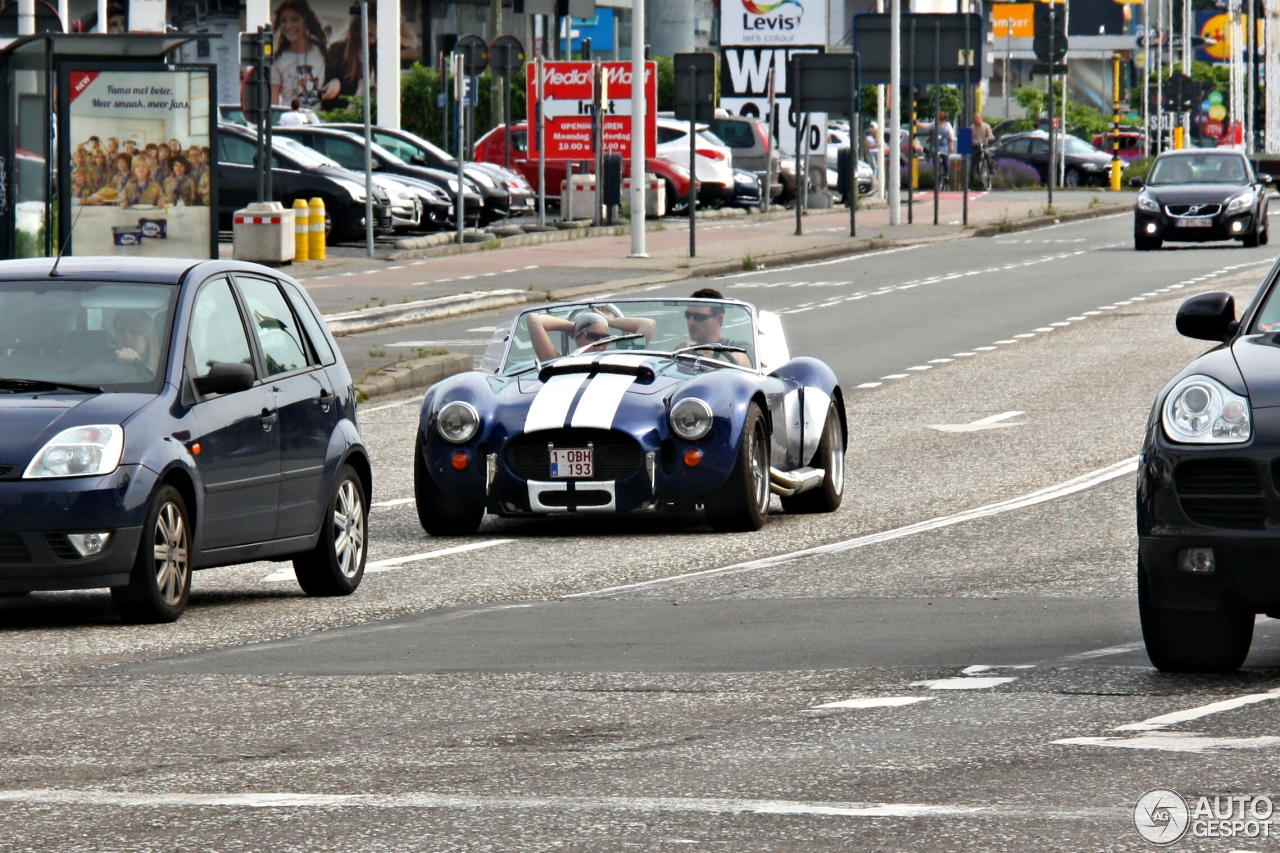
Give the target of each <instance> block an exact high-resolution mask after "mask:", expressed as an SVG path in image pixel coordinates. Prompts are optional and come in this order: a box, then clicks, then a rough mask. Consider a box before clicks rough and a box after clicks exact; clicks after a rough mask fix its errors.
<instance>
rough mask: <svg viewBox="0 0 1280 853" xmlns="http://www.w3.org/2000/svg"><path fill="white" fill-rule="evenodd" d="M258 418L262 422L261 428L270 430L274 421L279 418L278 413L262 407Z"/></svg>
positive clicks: (274, 423)
mask: <svg viewBox="0 0 1280 853" xmlns="http://www.w3.org/2000/svg"><path fill="white" fill-rule="evenodd" d="M258 420H259V421H261V422H262V428H263V429H264V430H266V431H267V432H271V428H272V427H273V426H275V425H276V421H278V420H280V413H279V412H271V411H268V410H266V409H263V410H262V415H261V417H259V418H258Z"/></svg>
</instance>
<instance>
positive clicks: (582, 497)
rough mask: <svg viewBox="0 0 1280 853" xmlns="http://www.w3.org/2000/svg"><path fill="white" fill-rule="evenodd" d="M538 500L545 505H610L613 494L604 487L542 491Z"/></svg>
mask: <svg viewBox="0 0 1280 853" xmlns="http://www.w3.org/2000/svg"><path fill="white" fill-rule="evenodd" d="M538 500H539V501H540V502H541V503H542V505H543V506H575V507H584V506H608V505H609V501H611V500H613V495H611V494H609V493H608V492H606V491H604V490H603V489H575V490H574V491H572V492H570V491H568V490H565V491H559V490H557V491H554V492H552V491H547V492H543V493H541V494H540V495H538Z"/></svg>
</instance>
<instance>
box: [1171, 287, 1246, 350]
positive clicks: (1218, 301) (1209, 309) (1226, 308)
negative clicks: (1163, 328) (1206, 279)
mask: <svg viewBox="0 0 1280 853" xmlns="http://www.w3.org/2000/svg"><path fill="white" fill-rule="evenodd" d="M1175 323H1176V325H1177V328H1178V333H1179V334H1181V335H1184V336H1185V337H1188V338H1196V339H1197V340H1202V341H1218V342H1219V343H1225V342H1226V341H1229V340H1230V339H1231V336H1232V335H1234V334H1235V333H1236V329H1237V328H1238V324H1237V323H1236V300H1235V297H1234V296H1232V295H1231V294H1230V293H1227V292H1226V291H1222V290H1215V291H1212V292H1210V293H1201V294H1199V295H1197V296H1193V297H1191V298H1190V299H1188V300H1187V301H1186V302H1183V303H1182V305H1181V307H1179V308H1178V318H1177V320H1176V321H1175Z"/></svg>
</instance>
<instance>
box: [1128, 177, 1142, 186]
mask: <svg viewBox="0 0 1280 853" xmlns="http://www.w3.org/2000/svg"><path fill="white" fill-rule="evenodd" d="M1143 183H1144V181H1143V180H1142V178H1139V177H1138V176H1137V175H1134V176H1133V177H1132V178H1130V179H1129V186H1131V187H1140V186H1142V185H1143Z"/></svg>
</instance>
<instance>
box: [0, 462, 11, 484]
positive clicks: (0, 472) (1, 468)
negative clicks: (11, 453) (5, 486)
mask: <svg viewBox="0 0 1280 853" xmlns="http://www.w3.org/2000/svg"><path fill="white" fill-rule="evenodd" d="M12 473H13V466H12V465H0V480H3V479H5V478H7V477H8V476H9V475H10V474H12Z"/></svg>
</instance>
